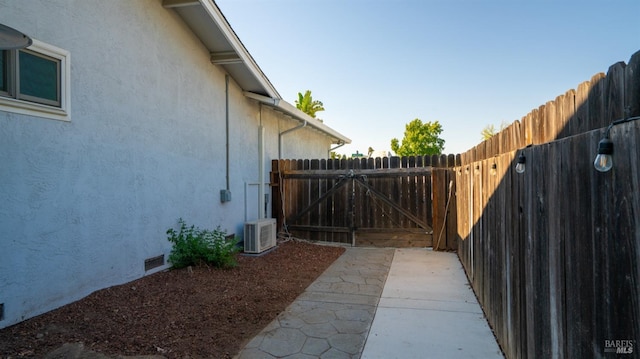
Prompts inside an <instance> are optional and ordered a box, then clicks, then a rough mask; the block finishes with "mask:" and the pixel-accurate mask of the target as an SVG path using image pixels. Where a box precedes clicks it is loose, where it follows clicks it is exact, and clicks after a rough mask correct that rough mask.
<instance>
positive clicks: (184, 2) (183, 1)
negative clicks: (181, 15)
mask: <svg viewBox="0 0 640 359" xmlns="http://www.w3.org/2000/svg"><path fill="white" fill-rule="evenodd" d="M193 5H200V1H198V0H164V1H163V2H162V6H164V7H165V8H173V7H183V6H193Z"/></svg>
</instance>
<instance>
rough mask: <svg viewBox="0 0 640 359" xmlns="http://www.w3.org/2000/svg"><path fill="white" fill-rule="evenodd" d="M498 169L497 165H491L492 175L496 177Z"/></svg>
mask: <svg viewBox="0 0 640 359" xmlns="http://www.w3.org/2000/svg"><path fill="white" fill-rule="evenodd" d="M497 168H498V165H496V164H495V163H494V164H492V165H491V174H492V175H494V176H495V175H496V173H497V172H498V171H497Z"/></svg>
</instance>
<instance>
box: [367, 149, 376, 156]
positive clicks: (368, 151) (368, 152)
mask: <svg viewBox="0 0 640 359" xmlns="http://www.w3.org/2000/svg"><path fill="white" fill-rule="evenodd" d="M374 151H375V150H374V149H373V147H369V149H368V150H367V157H371V154H372V153H373V152H374Z"/></svg>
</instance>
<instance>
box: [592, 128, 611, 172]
mask: <svg viewBox="0 0 640 359" xmlns="http://www.w3.org/2000/svg"><path fill="white" fill-rule="evenodd" d="M608 132H609V131H608V130H607V134H606V135H605V137H604V138H603V139H601V140H600V142H599V143H598V155H597V156H596V159H595V161H593V167H595V168H596V170H597V171H599V172H607V171H609V170H610V169H611V167H613V156H612V155H613V142H611V140H610V139H609V134H608Z"/></svg>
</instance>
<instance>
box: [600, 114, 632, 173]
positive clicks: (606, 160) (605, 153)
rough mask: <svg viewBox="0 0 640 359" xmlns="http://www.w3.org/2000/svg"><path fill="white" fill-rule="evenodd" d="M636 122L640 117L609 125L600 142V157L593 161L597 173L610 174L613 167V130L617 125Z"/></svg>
mask: <svg viewBox="0 0 640 359" xmlns="http://www.w3.org/2000/svg"><path fill="white" fill-rule="evenodd" d="M627 110H628V109H627ZM627 110H625V112H627ZM635 120H640V116H636V117H628V118H622V119H619V120H615V121H612V122H611V123H610V124H609V127H607V130H606V131H605V132H604V137H602V139H601V140H600V142H598V155H597V156H596V159H595V160H594V161H593V167H595V169H596V170H597V171H599V172H608V171H609V170H611V168H612V167H613V142H612V141H611V139H610V138H609V132H611V128H612V127H613V126H615V125H619V124H621V123H625V122H629V121H635Z"/></svg>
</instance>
